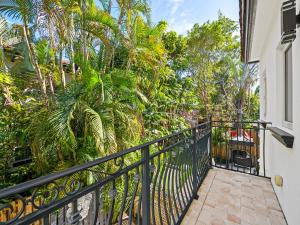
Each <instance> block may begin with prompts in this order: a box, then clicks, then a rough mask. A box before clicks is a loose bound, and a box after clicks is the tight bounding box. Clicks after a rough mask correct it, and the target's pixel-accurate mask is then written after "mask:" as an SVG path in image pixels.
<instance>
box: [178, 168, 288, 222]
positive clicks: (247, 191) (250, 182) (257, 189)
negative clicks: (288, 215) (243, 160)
mask: <svg viewBox="0 0 300 225" xmlns="http://www.w3.org/2000/svg"><path fill="white" fill-rule="evenodd" d="M198 195H199V199H198V200H195V201H194V202H193V203H192V204H191V207H190V208H189V210H188V213H187V215H186V216H185V218H184V220H183V222H182V224H184V225H286V222H285V219H284V215H283V213H282V211H281V208H280V206H279V203H278V200H277V198H276V195H275V193H274V191H273V188H272V185H271V182H270V180H269V179H265V178H260V177H255V176H251V175H247V174H241V173H237V172H232V171H227V170H221V169H211V170H210V171H209V173H208V175H207V177H206V179H205V180H204V182H203V184H202V186H201V187H200V189H199V190H198Z"/></svg>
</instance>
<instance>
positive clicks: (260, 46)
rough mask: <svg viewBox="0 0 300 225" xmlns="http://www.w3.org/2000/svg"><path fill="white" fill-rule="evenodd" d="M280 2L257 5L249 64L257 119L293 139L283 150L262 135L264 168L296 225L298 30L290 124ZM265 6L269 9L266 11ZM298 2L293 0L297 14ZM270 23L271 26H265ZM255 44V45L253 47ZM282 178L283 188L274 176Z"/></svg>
mask: <svg viewBox="0 0 300 225" xmlns="http://www.w3.org/2000/svg"><path fill="white" fill-rule="evenodd" d="M282 2H283V1H282V0H263V1H258V5H257V13H256V19H255V28H254V37H253V43H252V51H251V60H257V59H258V60H260V65H259V71H260V75H261V76H260V83H261V115H260V116H261V119H262V120H265V121H270V122H272V123H273V125H272V126H275V127H278V128H280V129H282V130H285V131H287V132H288V133H290V134H292V135H294V137H295V139H294V147H293V148H292V149H289V148H286V147H285V146H284V145H283V144H281V143H280V142H279V141H278V140H277V139H275V138H274V137H273V136H272V135H271V134H270V132H269V131H268V132H267V135H266V167H267V175H269V176H270V177H271V178H272V184H273V187H274V190H275V192H276V195H277V197H278V199H279V202H280V204H281V207H282V209H283V211H284V214H285V216H286V219H287V222H288V224H289V225H299V224H300V211H299V206H300V141H299V138H300V28H298V29H297V38H296V40H295V41H294V42H293V43H292V51H293V123H292V124H289V123H286V122H285V121H284V50H285V48H286V47H287V46H282V45H281V44H280V38H281V4H282ZM268 5H269V6H270V7H268ZM299 11H300V0H297V12H299ZM269 21H271V23H268V22H269ZM256 43H257V44H256ZM275 175H280V176H282V177H283V187H278V186H276V185H275V183H274V176H275Z"/></svg>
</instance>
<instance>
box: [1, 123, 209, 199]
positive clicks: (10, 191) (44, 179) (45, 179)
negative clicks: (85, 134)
mask: <svg viewBox="0 0 300 225" xmlns="http://www.w3.org/2000/svg"><path fill="white" fill-rule="evenodd" d="M210 123H211V121H208V122H205V123H201V124H199V125H197V126H195V127H193V128H188V129H185V130H182V131H179V132H176V133H173V134H170V135H167V136H164V137H161V138H158V139H155V140H153V141H149V142H147V143H144V144H141V145H138V146H135V147H132V148H129V149H126V150H123V151H120V152H117V153H114V154H110V155H108V156H105V157H103V158H99V159H96V160H94V161H91V162H87V163H85V164H82V165H78V166H74V167H71V168H69V169H66V170H63V171H58V172H55V173H52V174H49V175H46V176H41V177H38V178H36V179H32V180H29V181H26V182H24V183H20V184H17V185H15V186H13V187H7V188H5V189H2V190H0V199H2V198H5V197H8V196H12V195H15V194H19V193H22V192H24V191H27V190H29V189H32V188H35V187H38V186H41V185H44V184H48V183H50V182H51V181H53V180H58V179H60V178H64V177H66V176H69V175H72V174H74V173H76V172H79V171H82V170H87V169H89V168H91V167H94V166H97V165H99V164H102V163H105V162H108V161H110V160H113V159H115V158H118V157H122V156H124V155H127V154H129V153H132V152H135V151H143V149H144V148H145V147H147V146H150V145H153V144H156V143H159V142H161V141H164V140H166V139H169V138H172V137H175V136H178V135H181V134H183V133H185V132H187V131H191V130H193V129H197V128H201V127H205V126H206V125H210Z"/></svg>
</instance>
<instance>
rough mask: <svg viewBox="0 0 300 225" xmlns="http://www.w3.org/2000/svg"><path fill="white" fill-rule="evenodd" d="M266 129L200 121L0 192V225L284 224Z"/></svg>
mask: <svg viewBox="0 0 300 225" xmlns="http://www.w3.org/2000/svg"><path fill="white" fill-rule="evenodd" d="M266 126H267V125H266V124H265V123H260V122H254V123H249V122H247V123H246V122H243V123H237V122H220V121H219V122H206V123H203V124H200V125H198V126H196V127H194V128H191V129H187V130H184V131H181V132H178V133H175V134H171V135H169V136H166V137H163V138H160V139H158V140H155V141H152V142H148V143H145V144H143V145H140V146H137V147H133V148H131V149H127V150H124V151H121V152H118V153H116V154H112V155H108V156H106V157H103V158H100V159H97V160H95V161H92V162H89V163H86V164H84V165H80V166H76V167H73V168H70V169H67V170H65V171H61V172H57V173H54V174H51V175H48V176H45V177H40V178H38V179H35V180H31V181H28V182H25V183H23V184H19V185H16V186H14V187H10V188H7V189H4V190H1V191H0V222H1V224H5V225H9V224H35V225H42V224H51V225H56V224H64V225H65V224H100V225H104V224H105V225H107V224H109V225H110V224H144V225H148V224H181V223H183V224H259V225H268V224H271V225H273V224H284V223H283V222H284V219H283V218H284V217H283V214H282V212H281V209H280V207H279V204H278V202H277V199H276V197H275V194H274V192H273V190H272V186H271V183H270V180H269V179H268V178H266V172H265V165H264V159H263V156H264V144H263V143H261V142H263V140H264V135H265V132H266ZM260 140H262V141H260ZM217 167H219V168H223V169H224V170H223V169H222V170H221V169H212V168H217ZM229 170H231V171H229ZM238 172H239V173H238ZM246 173H248V174H250V175H248V174H246ZM207 174H208V175H207ZM254 175H256V176H254ZM260 176H262V177H260ZM199 188H200V190H199ZM198 190H199V191H198ZM261 214H263V215H261ZM273 215H274V216H273ZM275 216H276V217H275ZM277 217H278V218H277ZM253 218H255V219H253ZM274 218H275V219H276V221H274ZM279 218H280V219H279ZM263 220H264V221H267V222H266V223H260V222H261V221H263ZM254 221H255V222H254ZM245 222H246V223H245Z"/></svg>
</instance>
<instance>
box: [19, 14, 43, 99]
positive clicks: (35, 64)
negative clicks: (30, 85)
mask: <svg viewBox="0 0 300 225" xmlns="http://www.w3.org/2000/svg"><path fill="white" fill-rule="evenodd" d="M23 33H24V38H25V42H26V45H27V48H28V51H29V58H30V61H31V63H32V65H33V68H34V70H35V72H36V75H37V78H38V81H39V84H40V86H41V91H42V93H43V95H44V96H47V89H46V81H45V79H44V77H43V75H42V72H41V69H40V66H39V64H38V60H37V56H36V54H35V52H34V49H33V47H32V44H31V42H30V41H29V36H30V35H29V31H28V25H27V22H26V19H23Z"/></svg>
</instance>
